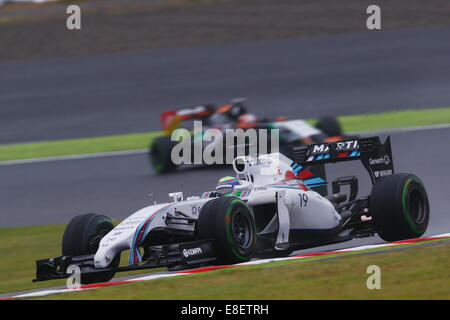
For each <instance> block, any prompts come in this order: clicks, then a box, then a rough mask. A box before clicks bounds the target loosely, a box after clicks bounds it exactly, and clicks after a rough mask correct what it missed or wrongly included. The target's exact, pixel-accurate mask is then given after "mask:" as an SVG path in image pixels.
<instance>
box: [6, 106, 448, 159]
mask: <svg viewBox="0 0 450 320" xmlns="http://www.w3.org/2000/svg"><path fill="white" fill-rule="evenodd" d="M338 118H339V121H340V122H341V123H342V127H343V129H344V131H345V132H352V131H366V130H377V129H385V128H393V127H410V126H419V125H433V124H443V123H450V107H449V108H438V109H426V110H406V111H395V112H386V113H379V114H367V115H352V116H341V117H338ZM310 121H311V122H314V120H310ZM161 134H162V133H161V132H144V133H131V134H123V135H112V136H104V137H93V138H82V139H70V140H57V141H48V142H31V143H20V144H10V145H0V161H6V160H18V159H30V158H42V157H52V156H65V155H74V154H88V153H97V152H110V151H122V150H134V149H146V148H148V146H149V143H150V141H151V140H152V139H153V138H155V137H156V136H158V135H161Z"/></svg>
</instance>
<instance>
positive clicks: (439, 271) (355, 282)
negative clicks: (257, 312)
mask: <svg viewBox="0 0 450 320" xmlns="http://www.w3.org/2000/svg"><path fill="white" fill-rule="evenodd" d="M449 249H450V244H448V243H444V244H436V245H434V246H427V247H413V248H408V249H407V250H401V251H390V252H382V253H379V254H376V255H350V256H346V257H341V258H340V259H325V260H324V259H319V260H317V259H316V260H312V261H311V260H310V261H304V260H297V261H294V262H293V261H290V263H277V264H273V263H269V264H263V265H256V266H251V267H250V266H248V267H236V268H228V269H221V270H215V271H210V272H206V273H201V274H194V275H185V276H181V277H175V278H165V279H158V280H152V281H143V282H137V283H131V284H122V285H118V286H112V287H104V288H99V289H95V290H88V291H83V292H74V293H67V294H58V295H52V296H48V297H44V298H40V299H58V300H59V299H89V300H90V299H182V300H184V299H232V300H235V299H258V300H259V299H271V300H272V299H449V298H450V278H449V276H448V270H449V268H450V260H449V259H448V252H449ZM369 265H377V266H379V267H380V268H381V289H380V290H369V289H367V286H366V282H367V278H368V277H369V276H370V275H369V274H367V273H366V270H367V267H368V266H369Z"/></svg>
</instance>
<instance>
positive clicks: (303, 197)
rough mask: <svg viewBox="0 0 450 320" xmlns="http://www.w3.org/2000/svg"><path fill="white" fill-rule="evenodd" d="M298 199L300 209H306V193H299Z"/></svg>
mask: <svg viewBox="0 0 450 320" xmlns="http://www.w3.org/2000/svg"><path fill="white" fill-rule="evenodd" d="M298 195H299V197H300V207H306V205H307V203H308V195H307V194H306V193H299V194H298Z"/></svg>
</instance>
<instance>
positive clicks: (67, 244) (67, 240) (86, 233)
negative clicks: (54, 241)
mask: <svg viewBox="0 0 450 320" xmlns="http://www.w3.org/2000/svg"><path fill="white" fill-rule="evenodd" d="M113 228H114V224H113V222H112V221H111V219H109V218H108V217H106V216H104V215H100V214H95V213H88V214H82V215H79V216H76V217H75V218H73V219H72V220H71V221H70V222H69V224H68V225H67V227H66V229H65V231H64V235H63V240H62V246H61V247H62V255H63V256H82V255H90V254H95V253H96V252H97V249H98V246H99V244H100V240H101V239H102V238H103V237H104V236H105V235H106V234H107V233H108V232H110V231H111V230H112V229H113ZM119 260H120V255H119V256H117V258H116V259H114V261H113V262H111V266H118V265H119ZM114 274H115V272H112V271H108V272H98V273H95V274H84V275H83V270H81V283H82V284H90V283H96V282H107V281H109V280H111V279H112V278H113V277H114Z"/></svg>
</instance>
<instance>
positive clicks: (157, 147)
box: [149, 136, 177, 173]
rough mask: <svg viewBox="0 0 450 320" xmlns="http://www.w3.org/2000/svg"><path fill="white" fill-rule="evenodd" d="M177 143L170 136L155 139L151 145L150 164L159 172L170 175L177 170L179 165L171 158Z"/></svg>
mask: <svg viewBox="0 0 450 320" xmlns="http://www.w3.org/2000/svg"><path fill="white" fill-rule="evenodd" d="M176 143H177V142H175V141H172V140H171V137H170V136H162V137H157V138H155V139H154V140H153V141H152V143H151V144H150V150H149V158H150V163H151V164H152V165H153V168H154V169H155V170H156V171H157V172H159V173H168V172H172V171H174V170H175V169H176V167H177V165H176V164H174V163H173V161H172V158H171V154H172V148H173V147H174V146H175V145H176Z"/></svg>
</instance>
